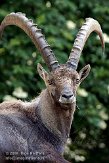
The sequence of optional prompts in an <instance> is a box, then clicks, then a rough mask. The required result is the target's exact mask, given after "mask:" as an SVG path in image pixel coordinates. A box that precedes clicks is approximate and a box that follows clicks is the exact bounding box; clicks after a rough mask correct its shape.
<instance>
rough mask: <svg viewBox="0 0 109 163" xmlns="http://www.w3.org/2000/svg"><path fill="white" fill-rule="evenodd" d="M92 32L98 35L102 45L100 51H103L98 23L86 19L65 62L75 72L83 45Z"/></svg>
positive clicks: (101, 34) (101, 35) (102, 40)
mask: <svg viewBox="0 0 109 163" xmlns="http://www.w3.org/2000/svg"><path fill="white" fill-rule="evenodd" d="M93 31H95V32H96V33H97V34H98V35H99V37H100V40H101V44H102V49H103V50H104V49H105V43H104V38H103V33H102V30H101V27H100V24H99V23H98V21H96V20H94V19H92V18H87V19H86V22H85V23H84V24H83V25H82V27H81V29H80V30H79V32H78V34H77V37H76V39H75V41H74V45H73V48H72V50H71V53H70V56H69V59H68V61H67V64H68V65H69V66H70V67H72V68H73V69H75V70H76V69H77V66H78V62H79V59H80V55H81V52H82V50H83V47H84V45H85V42H86V41H87V39H88V37H89V35H90V34H91V33H92V32H93Z"/></svg>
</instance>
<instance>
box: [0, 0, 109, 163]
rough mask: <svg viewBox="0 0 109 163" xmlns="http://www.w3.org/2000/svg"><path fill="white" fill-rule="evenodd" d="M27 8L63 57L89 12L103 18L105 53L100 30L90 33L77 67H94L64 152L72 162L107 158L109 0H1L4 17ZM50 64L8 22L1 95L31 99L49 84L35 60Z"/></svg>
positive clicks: (0, 48) (0, 45)
mask: <svg viewBox="0 0 109 163" xmlns="http://www.w3.org/2000/svg"><path fill="white" fill-rule="evenodd" d="M18 11H19V12H24V13H26V15H27V17H28V18H32V19H33V20H34V22H35V23H37V24H38V27H39V28H41V29H42V32H43V33H44V35H45V37H46V39H47V41H48V43H49V44H50V45H51V48H52V49H53V51H54V53H55V54H56V57H57V58H58V60H59V61H60V63H65V62H66V61H67V59H68V56H69V54H70V51H71V48H72V45H73V42H74V39H75V37H76V34H77V32H78V30H79V28H80V27H81V25H82V23H83V22H84V21H85V18H86V17H92V18H94V19H96V20H98V21H99V23H100V24H101V27H102V30H103V32H104V37H105V41H106V51H105V55H104V56H102V49H101V44H100V41H99V39H98V38H97V35H96V34H92V35H91V36H90V38H89V39H88V41H87V43H86V45H85V47H84V50H83V54H82V56H81V59H80V63H79V66H78V70H80V69H81V68H82V67H83V66H85V65H86V64H90V65H91V67H92V69H91V72H90V75H89V76H88V77H87V79H86V80H85V81H84V82H83V83H82V85H81V86H80V89H79V90H78V96H77V105H78V108H79V109H77V110H76V113H75V119H74V122H73V124H72V129H71V135H70V139H69V140H68V145H67V147H66V148H65V157H66V158H67V159H68V160H70V161H71V162H73V163H75V162H84V163H92V162H93V163H108V162H109V55H108V54H109V36H108V35H109V1H107V0H91V1H86V0H81V1H79V0H55V1H54V0H50V1H47V0H23V1H21V0H19V1H14V0H5V1H4V0H0V21H2V20H3V18H4V17H5V16H6V15H7V14H9V13H10V12H18ZM39 62H40V63H41V64H42V65H43V66H44V67H45V68H47V67H46V65H45V63H44V61H43V59H42V57H41V55H40V54H39V52H38V51H37V50H36V49H35V46H34V45H33V43H32V42H31V40H30V39H29V38H28V36H27V35H26V34H25V33H24V32H23V31H22V30H21V29H19V28H17V27H15V26H11V27H8V28H6V30H5V32H4V34H3V37H2V39H1V40H0V101H3V100H7V99H13V98H18V99H19V98H20V99H22V100H31V99H33V98H34V97H35V96H37V95H38V94H39V93H40V91H41V90H42V89H43V88H45V85H44V82H43V81H42V80H41V79H40V77H39V75H38V73H37V63H39Z"/></svg>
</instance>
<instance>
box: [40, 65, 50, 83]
mask: <svg viewBox="0 0 109 163" xmlns="http://www.w3.org/2000/svg"><path fill="white" fill-rule="evenodd" d="M37 71H38V73H39V75H40V77H41V78H42V79H43V80H44V81H46V79H47V78H48V73H47V72H46V71H45V69H44V68H43V67H42V66H41V64H40V63H38V65H37Z"/></svg>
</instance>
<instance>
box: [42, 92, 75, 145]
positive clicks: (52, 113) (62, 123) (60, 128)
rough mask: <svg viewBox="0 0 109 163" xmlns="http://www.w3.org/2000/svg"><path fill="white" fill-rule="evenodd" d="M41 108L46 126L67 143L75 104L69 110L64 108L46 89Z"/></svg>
mask: <svg viewBox="0 0 109 163" xmlns="http://www.w3.org/2000/svg"><path fill="white" fill-rule="evenodd" d="M39 108H40V116H41V119H42V121H43V123H44V124H45V126H46V127H47V128H48V129H49V130H50V131H51V132H53V133H54V134H55V135H57V136H58V137H59V138H60V139H61V140H62V141H63V144H65V143H66V141H67V138H68V137H69V133H70V128H71V123H72V119H73V114H74V111H75V104H73V105H72V106H71V108H69V109H68V110H65V109H63V108H62V107H61V106H60V105H58V104H55V102H54V101H53V99H52V98H51V96H50V94H49V92H48V90H47V89H46V90H44V91H43V92H42V93H41V99H40V102H39Z"/></svg>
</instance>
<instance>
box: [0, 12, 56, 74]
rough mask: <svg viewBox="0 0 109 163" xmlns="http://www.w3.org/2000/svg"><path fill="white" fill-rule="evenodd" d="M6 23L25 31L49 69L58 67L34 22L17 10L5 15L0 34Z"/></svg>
mask: <svg viewBox="0 0 109 163" xmlns="http://www.w3.org/2000/svg"><path fill="white" fill-rule="evenodd" d="M8 25H16V26H18V27H20V28H21V29H23V30H24V31H25V33H26V34H27V35H28V36H29V37H30V38H31V40H32V42H33V43H34V44H35V46H36V48H38V50H39V51H40V53H41V54H42V57H43V59H44V61H45V63H46V64H47V66H48V68H49V70H50V71H52V70H54V69H56V68H57V67H59V63H58V61H57V60H56V57H55V55H54V53H53V52H52V50H51V49H50V45H49V44H48V43H47V42H46V40H45V37H44V36H43V34H42V33H41V30H40V29H38V28H37V25H36V24H33V21H32V20H29V19H28V18H26V16H25V14H23V13H20V12H18V13H10V14H9V15H7V16H6V17H5V18H4V20H3V21H2V23H1V26H0V35H2V33H3V30H4V28H5V27H6V26H8Z"/></svg>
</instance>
